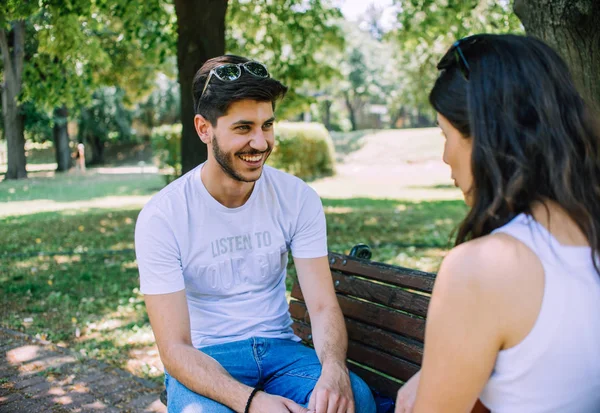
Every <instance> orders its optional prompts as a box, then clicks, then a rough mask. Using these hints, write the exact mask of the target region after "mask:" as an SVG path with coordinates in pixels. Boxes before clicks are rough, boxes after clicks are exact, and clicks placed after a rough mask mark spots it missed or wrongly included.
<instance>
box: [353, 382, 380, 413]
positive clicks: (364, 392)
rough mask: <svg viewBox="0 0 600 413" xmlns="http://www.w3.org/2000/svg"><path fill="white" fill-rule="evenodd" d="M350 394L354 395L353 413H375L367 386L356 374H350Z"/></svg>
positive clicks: (371, 396) (371, 395)
mask: <svg viewBox="0 0 600 413" xmlns="http://www.w3.org/2000/svg"><path fill="white" fill-rule="evenodd" d="M350 382H351V383H352V393H353V394H354V406H355V411H356V412H359V413H375V411H376V410H377V408H376V406H375V399H374V398H373V392H371V389H370V388H369V386H367V384H366V383H365V382H364V381H363V380H362V379H361V378H360V377H358V376H357V375H356V374H354V373H350Z"/></svg>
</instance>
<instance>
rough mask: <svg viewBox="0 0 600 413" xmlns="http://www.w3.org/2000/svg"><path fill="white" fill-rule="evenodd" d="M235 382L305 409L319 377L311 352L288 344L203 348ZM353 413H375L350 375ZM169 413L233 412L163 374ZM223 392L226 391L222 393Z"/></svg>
mask: <svg viewBox="0 0 600 413" xmlns="http://www.w3.org/2000/svg"><path fill="white" fill-rule="evenodd" d="M201 351H202V352H203V353H205V354H207V355H209V356H211V357H212V358H214V359H215V360H216V361H218V362H219V363H220V364H221V366H223V368H225V370H227V371H228V372H229V374H231V376H233V378H235V379H236V380H238V381H240V382H241V383H244V384H246V385H248V386H251V387H255V386H257V385H258V384H261V385H262V386H263V389H264V391H265V392H266V393H269V394H274V395H278V396H282V397H285V398H288V399H291V400H293V401H295V402H296V403H298V404H300V405H302V406H305V407H306V406H307V405H308V401H309V398H310V395H311V393H312V391H313V388H314V387H315V384H316V383H317V380H318V379H319V377H320V375H321V363H320V362H319V359H318V358H317V354H316V353H315V350H313V349H311V348H309V347H306V346H304V345H303V344H301V343H296V342H294V341H291V340H281V339H276V338H258V337H257V338H250V339H248V340H243V341H236V342H233V343H227V344H220V345H215V346H209V347H203V348H202V349H201ZM350 381H351V383H352V392H353V393H354V403H355V411H356V413H375V401H374V400H373V395H372V393H371V390H370V389H369V387H368V386H367V385H366V384H365V382H363V381H362V380H361V379H360V378H359V377H358V376H356V375H355V374H354V373H350ZM165 385H166V387H167V398H168V412H169V413H232V412H233V410H231V409H229V408H228V407H226V406H224V405H222V404H220V403H217V402H216V401H214V400H211V399H209V398H207V397H204V396H201V395H199V394H197V393H194V392H193V391H191V390H189V389H188V388H187V387H185V386H184V385H183V384H181V383H179V382H178V381H177V380H176V379H175V378H173V377H171V376H169V374H168V373H166V372H165ZM223 390H224V391H226V389H223Z"/></svg>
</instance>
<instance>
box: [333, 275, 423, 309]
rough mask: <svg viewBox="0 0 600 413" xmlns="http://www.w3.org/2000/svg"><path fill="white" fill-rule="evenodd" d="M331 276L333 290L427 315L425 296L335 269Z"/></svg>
mask: <svg viewBox="0 0 600 413" xmlns="http://www.w3.org/2000/svg"><path fill="white" fill-rule="evenodd" d="M332 276H333V280H334V283H335V290H336V291H337V292H339V293H342V294H348V295H352V296H355V297H358V298H363V299H365V300H367V301H372V302H375V303H379V304H383V305H385V306H388V307H392V308H395V309H397V310H402V311H406V312H409V313H412V314H416V315H418V316H421V317H425V316H426V315H427V307H428V306H429V297H427V296H424V295H420V294H415V293H411V292H409V291H406V290H404V289H402V288H400V287H395V286H391V285H385V284H376V283H374V282H370V281H367V280H361V279H360V278H357V277H353V276H351V275H348V274H342V273H339V272H337V271H335V272H333V273H332Z"/></svg>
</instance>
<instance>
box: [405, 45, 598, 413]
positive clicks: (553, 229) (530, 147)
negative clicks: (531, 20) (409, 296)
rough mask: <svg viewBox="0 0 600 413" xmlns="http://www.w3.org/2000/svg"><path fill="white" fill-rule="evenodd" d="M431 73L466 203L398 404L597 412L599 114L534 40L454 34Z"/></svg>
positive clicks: (447, 411)
mask: <svg viewBox="0 0 600 413" xmlns="http://www.w3.org/2000/svg"><path fill="white" fill-rule="evenodd" d="M438 69H440V70H441V72H440V76H439V78H438V79H437V81H436V83H435V86H434V88H433V90H432V91H431V94H430V97H429V100H430V102H431V104H432V105H433V107H434V108H435V110H436V111H437V113H438V115H437V116H438V123H439V126H440V127H441V129H442V132H443V135H444V137H445V138H446V144H445V149H444V162H446V163H447V164H448V165H449V166H450V168H451V169H452V178H453V179H454V182H455V184H456V185H457V186H458V187H459V188H460V189H461V191H462V192H463V194H464V197H465V201H466V203H467V204H468V205H469V206H470V208H471V209H470V211H469V213H468V215H467V217H466V218H465V220H464V221H463V222H462V223H461V225H460V227H459V229H458V233H457V234H458V235H457V239H456V247H455V248H454V249H452V250H451V251H450V253H449V254H448V256H447V257H446V258H445V259H444V261H443V263H442V265H441V268H440V270H439V273H438V276H437V280H436V284H435V288H434V290H433V295H432V298H431V303H430V307H429V314H428V319H427V329H426V336H425V350H424V358H423V366H422V370H421V372H420V373H419V374H418V375H416V376H415V377H414V378H412V379H411V380H410V381H409V382H408V383H407V385H405V387H403V389H402V390H401V391H400V392H399V394H398V400H397V408H396V412H405V411H414V412H426V413H435V412H444V413H453V412H468V411H471V409H473V407H474V405H475V406H476V410H478V411H480V410H481V411H485V409H484V408H483V406H485V407H486V408H487V409H489V410H491V411H492V412H493V413H496V412H498V413H512V412H515V413H516V412H527V413H537V412H540V413H541V412H578V413H579V412H581V413H584V412H585V413H587V412H590V413H591V412H600V271H599V270H600V260H599V259H598V253H599V251H600V133H599V129H598V127H597V125H596V124H595V119H594V117H593V115H592V113H591V111H590V110H589V109H588V108H587V107H586V105H585V103H584V101H583V99H582V98H581V96H580V95H579V94H578V92H577V90H576V88H575V86H574V83H573V81H572V79H571V76H570V74H569V71H568V69H567V66H566V64H565V63H564V62H563V60H562V59H561V58H560V57H559V56H558V54H557V53H556V52H554V51H553V50H552V49H551V48H550V47H548V46H547V45H546V44H544V43H543V42H541V41H540V40H537V39H534V38H531V37H523V36H515V35H487V34H483V35H476V36H472V37H468V38H465V39H462V40H460V41H458V42H456V43H455V44H454V45H453V46H452V48H450V50H449V51H448V53H447V54H446V55H445V56H444V58H443V59H442V60H441V61H440V63H439V64H438ZM594 257H595V259H594ZM417 388H418V390H416V389H417ZM415 393H416V400H414V406H413V403H412V401H413V399H414V395H415ZM478 399H480V402H479V403H477V404H476V402H477V400H478Z"/></svg>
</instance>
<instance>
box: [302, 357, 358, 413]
mask: <svg viewBox="0 0 600 413" xmlns="http://www.w3.org/2000/svg"><path fill="white" fill-rule="evenodd" d="M308 408H309V410H310V411H313V412H315V413H354V396H353V395H352V385H351V384H350V376H349V375H348V368H347V367H346V366H345V365H344V364H341V363H333V364H326V365H324V366H323V370H322V372H321V377H320V378H319V380H318V381H317V384H316V385H315V388H314V390H313V392H312V394H311V396H310V400H309V401H308Z"/></svg>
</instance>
